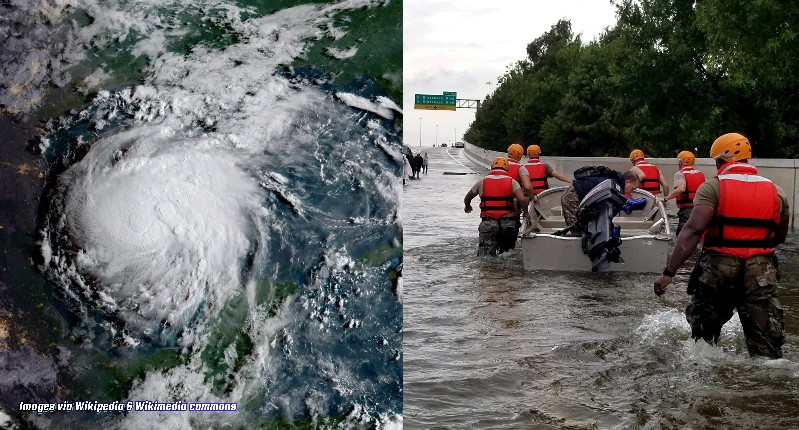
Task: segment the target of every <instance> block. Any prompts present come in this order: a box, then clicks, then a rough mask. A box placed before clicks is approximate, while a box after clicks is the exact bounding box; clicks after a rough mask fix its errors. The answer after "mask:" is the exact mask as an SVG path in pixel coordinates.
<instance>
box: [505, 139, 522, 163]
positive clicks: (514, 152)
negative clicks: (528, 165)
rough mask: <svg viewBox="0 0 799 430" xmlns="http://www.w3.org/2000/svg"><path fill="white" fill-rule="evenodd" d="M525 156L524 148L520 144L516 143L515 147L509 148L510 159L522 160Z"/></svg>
mask: <svg viewBox="0 0 799 430" xmlns="http://www.w3.org/2000/svg"><path fill="white" fill-rule="evenodd" d="M523 155H524V148H522V146H521V145H519V144H518V143H514V144H513V145H511V146H509V147H508V157H510V158H513V159H514V160H518V159H520V158H522V156H523Z"/></svg>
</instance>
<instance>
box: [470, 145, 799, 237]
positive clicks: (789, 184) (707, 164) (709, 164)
mask: <svg viewBox="0 0 799 430" xmlns="http://www.w3.org/2000/svg"><path fill="white" fill-rule="evenodd" d="M463 150H464V152H465V154H466V156H467V157H468V158H469V159H470V160H472V161H474V162H475V163H477V164H480V165H483V166H485V168H486V171H488V167H489V166H490V165H491V160H493V159H494V158H495V157H505V156H507V153H505V152H497V151H489V150H485V149H483V148H480V147H477V146H474V145H472V144H470V143H466V145H465V148H464V149H463ZM525 160H526V158H525V159H522V161H525ZM541 161H543V162H545V163H547V164H549V165H550V166H552V168H553V169H555V170H557V171H559V172H563V173H565V174H566V175H568V176H571V175H572V174H574V171H575V170H577V169H579V168H580V167H583V166H595V165H602V166H607V167H610V168H611V169H614V170H618V171H620V172H624V171H625V170H629V169H630V167H632V166H631V164H630V160H629V159H628V158H617V157H547V156H542V157H541ZM646 161H648V162H649V163H651V164H654V165H656V166H658V168H659V169H660V172H661V173H662V174H663V176H664V177H665V178H666V182H668V183H669V187H671V186H672V185H673V182H674V173H675V172H677V168H678V165H677V158H676V157H675V158H647V159H646ZM750 162H751V163H752V164H753V165H755V166H756V167H757V170H758V173H759V174H760V175H762V176H764V177H766V178H769V179H771V180H772V181H773V182H774V183H775V184H777V185H779V186H780V188H782V189H783V190H785V193H786V194H787V196H788V203H789V204H790V206H791V212H792V215H791V226H792V227H793V226H794V225H796V224H795V222H796V221H795V220H796V217H797V215H799V208H797V205H796V202H797V199H799V176H798V175H797V168H799V160H783V159H773V158H753V159H752V160H750ZM694 167H696V169H697V170H700V171H702V173H704V174H705V176H706V177H708V178H711V177H713V176H715V175H716V163H715V162H714V161H713V160H712V159H710V158H697V159H696V163H695V164H694ZM549 184H550V186H555V185H559V184H562V183H561V182H560V181H558V180H557V179H550V183H549ZM670 206H671V204H670Z"/></svg>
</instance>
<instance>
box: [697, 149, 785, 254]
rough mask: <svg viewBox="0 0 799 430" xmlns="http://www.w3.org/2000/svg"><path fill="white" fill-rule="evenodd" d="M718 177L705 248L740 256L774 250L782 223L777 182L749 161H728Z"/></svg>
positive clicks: (768, 252) (767, 252)
mask: <svg viewBox="0 0 799 430" xmlns="http://www.w3.org/2000/svg"><path fill="white" fill-rule="evenodd" d="M717 177H718V178H719V206H718V208H716V215H715V216H714V217H713V220H712V221H711V222H710V226H709V227H708V229H707V231H706V232H705V238H704V249H710V250H714V251H717V252H721V253H724V254H727V255H732V256H735V257H740V258H749V257H752V256H754V255H769V254H771V253H772V252H774V249H773V247H774V246H776V245H777V242H776V240H775V238H776V237H777V232H778V230H779V223H780V201H779V197H778V196H777V188H776V187H775V186H774V184H773V183H772V182H771V181H770V180H768V179H766V178H764V177H762V176H758V175H757V169H756V168H755V166H753V165H751V164H747V163H735V162H733V163H729V164H726V165H724V166H722V168H721V169H719V172H718V175H717Z"/></svg>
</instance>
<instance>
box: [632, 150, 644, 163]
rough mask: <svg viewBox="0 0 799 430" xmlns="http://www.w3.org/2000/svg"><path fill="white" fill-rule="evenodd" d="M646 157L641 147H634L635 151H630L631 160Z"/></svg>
mask: <svg viewBox="0 0 799 430" xmlns="http://www.w3.org/2000/svg"><path fill="white" fill-rule="evenodd" d="M643 159H644V151H641V150H640V149H633V152H631V153H630V161H638V160H643Z"/></svg>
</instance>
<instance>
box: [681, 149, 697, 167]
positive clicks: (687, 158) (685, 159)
mask: <svg viewBox="0 0 799 430" xmlns="http://www.w3.org/2000/svg"><path fill="white" fill-rule="evenodd" d="M677 159H678V160H680V161H681V162H682V164H685V165H686V166H693V165H694V161H696V156H695V155H694V153H693V152H691V151H682V152H680V153H679V154H677Z"/></svg>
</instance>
